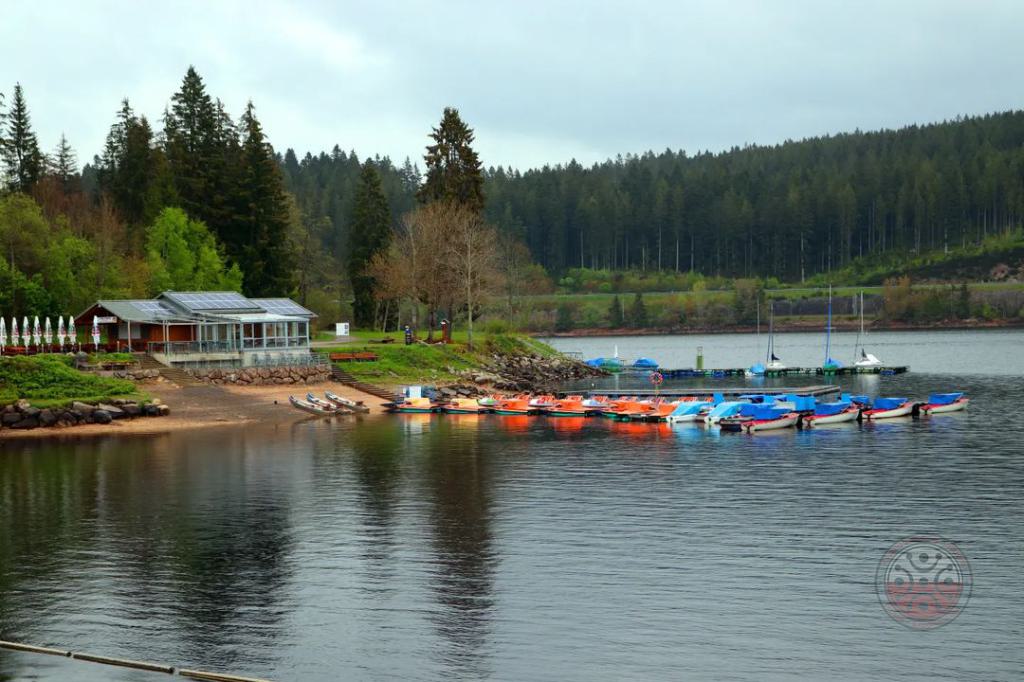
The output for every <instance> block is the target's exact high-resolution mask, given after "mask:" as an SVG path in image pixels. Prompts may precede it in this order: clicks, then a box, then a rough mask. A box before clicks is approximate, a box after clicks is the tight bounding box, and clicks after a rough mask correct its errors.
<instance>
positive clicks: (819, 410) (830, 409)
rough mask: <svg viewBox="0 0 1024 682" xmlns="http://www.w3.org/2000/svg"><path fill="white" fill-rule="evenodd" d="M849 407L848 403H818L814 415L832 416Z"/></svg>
mask: <svg viewBox="0 0 1024 682" xmlns="http://www.w3.org/2000/svg"><path fill="white" fill-rule="evenodd" d="M849 406H850V403H844V402H834V403H818V405H817V406H816V407H815V408H814V414H816V415H818V416H819V417H828V416H831V415H833V414H839V413H840V412H842V411H843V410H845V409H846V408H847V407H849Z"/></svg>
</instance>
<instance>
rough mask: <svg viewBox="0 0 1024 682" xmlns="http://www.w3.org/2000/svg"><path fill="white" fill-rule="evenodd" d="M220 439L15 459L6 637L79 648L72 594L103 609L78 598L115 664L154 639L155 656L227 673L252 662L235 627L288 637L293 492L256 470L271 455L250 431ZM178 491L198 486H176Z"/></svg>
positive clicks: (267, 471) (6, 522)
mask: <svg viewBox="0 0 1024 682" xmlns="http://www.w3.org/2000/svg"><path fill="white" fill-rule="evenodd" d="M212 437H213V438H214V440H213V441H209V440H207V438H204V435H203V434H196V435H194V436H192V437H189V438H188V439H186V441H185V442H184V443H182V442H181V440H178V441H177V447H174V448H172V447H170V444H171V442H172V440H171V437H170V436H156V437H145V438H129V439H121V440H115V439H93V440H83V441H81V442H74V443H68V444H62V445H58V446H56V447H51V448H50V449H48V450H47V451H45V452H36V451H35V450H37V448H36V447H33V444H28V443H24V444H18V443H12V444H9V445H10V447H6V445H5V453H4V455H5V461H4V462H3V464H4V466H2V467H0V496H2V498H3V500H4V502H5V503H4V504H3V505H2V508H0V526H2V528H3V533H2V543H3V544H2V548H0V549H2V552H0V581H2V582H0V619H2V623H3V628H4V633H3V634H4V636H9V635H15V638H17V639H21V640H24V639H30V640H31V639H34V638H36V637H37V636H38V637H43V640H44V641H48V642H54V643H61V644H64V645H67V646H75V645H79V644H80V641H77V640H76V637H74V636H73V635H71V634H67V635H66V636H65V635H64V633H66V632H67V630H66V628H67V623H66V620H67V618H66V614H67V610H68V607H69V605H68V603H67V601H66V600H67V592H68V591H71V592H80V593H82V594H83V595H91V594H93V595H94V594H96V593H100V594H103V595H104V596H103V598H102V600H99V599H97V600H96V601H90V599H93V597H88V596H86V597H84V598H80V599H79V600H78V603H77V604H76V605H75V609H74V610H76V611H85V615H84V623H83V624H84V625H86V627H87V628H88V629H89V630H90V631H92V632H93V633H94V634H96V635H99V637H100V639H102V640H106V641H105V642H104V646H103V648H104V651H106V652H108V653H111V654H113V655H117V654H119V653H120V654H127V653H129V652H130V653H131V654H132V655H135V656H137V655H138V649H137V648H134V647H133V644H137V642H138V641H140V640H147V639H150V638H152V642H151V643H149V644H147V645H146V647H145V649H146V650H150V651H151V650H153V649H154V648H155V649H156V652H161V651H162V652H163V653H165V654H168V655H170V654H171V653H172V652H173V654H174V656H173V657H174V658H184V659H185V660H189V661H194V662H196V663H197V664H202V663H205V662H215V663H217V664H218V665H224V664H230V663H231V662H232V661H233V660H234V659H235V657H236V656H241V655H242V654H241V652H237V647H236V639H235V636H234V631H235V629H236V628H237V627H244V628H250V629H258V630H259V632H260V634H261V637H263V638H271V639H272V638H275V637H277V636H279V634H280V633H279V630H278V628H279V626H280V611H281V609H280V604H279V599H280V598H281V596H282V594H283V587H284V585H285V583H286V582H287V579H288V569H287V562H286V557H287V556H288V554H289V551H290V547H291V536H290V528H289V521H288V512H287V507H288V501H287V499H286V495H285V494H284V492H286V491H287V488H282V487H281V486H280V485H279V482H278V481H277V480H275V476H274V469H273V467H270V468H264V467H249V466H248V464H249V460H250V459H251V458H252V457H257V456H260V455H262V454H263V451H264V449H265V447H266V445H265V442H264V441H261V440H259V439H255V438H250V437H249V436H248V435H247V433H246V432H244V431H237V432H233V433H232V434H231V436H230V437H229V438H228V440H227V441H225V436H224V434H217V435H216V436H212ZM214 443H215V444H216V446H215V448H213V447H211V446H212V445H213V444H214ZM211 450H215V451H216V452H217V453H218V454H217V456H215V457H211V456H209V453H210V451H211ZM193 452H194V453H196V454H192V453H193ZM139 455H143V456H139ZM181 478H187V479H189V480H190V481H191V485H183V486H175V485H168V482H169V481H174V480H175V479H181ZM51 595H53V596H52V597H51ZM58 595H62V597H63V601H62V599H60V598H57V596H58ZM126 626H127V627H130V628H131V630H130V631H129V632H128V633H126V632H125V631H124V628H125V627H126ZM42 632H46V633H47V634H46V635H43V634H41V633H42ZM37 633H40V634H38V635H37ZM55 633H56V634H55ZM103 633H106V635H105V636H104V635H103ZM175 639H177V642H175V641H174V640H175ZM263 651H264V652H266V651H269V650H263ZM156 652H155V653H156ZM245 657H246V664H247V665H246V667H248V666H249V665H252V664H253V663H255V664H257V665H258V664H260V663H262V664H264V665H266V664H268V663H269V662H270V659H267V658H263V660H262V661H261V658H262V654H261V653H257V654H255V655H253V654H251V653H248V652H246V653H245Z"/></svg>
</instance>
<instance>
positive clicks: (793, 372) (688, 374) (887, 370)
mask: <svg viewBox="0 0 1024 682" xmlns="http://www.w3.org/2000/svg"><path fill="white" fill-rule="evenodd" d="M627 371H630V370H627ZM909 371H910V368H909V367H906V366H903V367H836V368H835V369H825V368H822V367H787V368H786V369H777V370H765V373H764V374H763V375H758V376H766V377H786V376H826V377H836V376H839V377H842V376H852V375H854V374H881V375H882V376H891V375H894V374H905V373H906V372H909ZM658 372H660V373H661V375H662V376H664V377H665V378H666V379H693V378H699V377H712V378H715V379H718V378H722V377H742V376H747V372H748V370H747V369H746V368H729V369H692V368H690V369H659V370H658Z"/></svg>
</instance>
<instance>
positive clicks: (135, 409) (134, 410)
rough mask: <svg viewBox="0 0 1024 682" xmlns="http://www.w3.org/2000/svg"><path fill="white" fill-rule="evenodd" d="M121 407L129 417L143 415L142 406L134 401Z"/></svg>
mask: <svg viewBox="0 0 1024 682" xmlns="http://www.w3.org/2000/svg"><path fill="white" fill-rule="evenodd" d="M121 409H123V410H124V413H125V414H126V415H128V416H129V417H133V418H134V417H140V416H142V408H141V407H139V406H138V405H136V404H134V403H132V404H130V405H125V406H124V407H123V408H121Z"/></svg>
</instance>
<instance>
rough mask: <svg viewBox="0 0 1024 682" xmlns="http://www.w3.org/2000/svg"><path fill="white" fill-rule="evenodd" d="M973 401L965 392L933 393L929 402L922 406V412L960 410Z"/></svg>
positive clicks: (936, 412) (938, 412) (932, 412)
mask: <svg viewBox="0 0 1024 682" xmlns="http://www.w3.org/2000/svg"><path fill="white" fill-rule="evenodd" d="M969 402H971V399H970V398H965V397H964V394H963V393H932V394H931V395H930V396H928V402H927V403H925V404H924V405H922V406H921V413H922V414H940V413H942V412H958V411H960V410H962V409H964V408H965V407H967V404H968V403H969Z"/></svg>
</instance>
